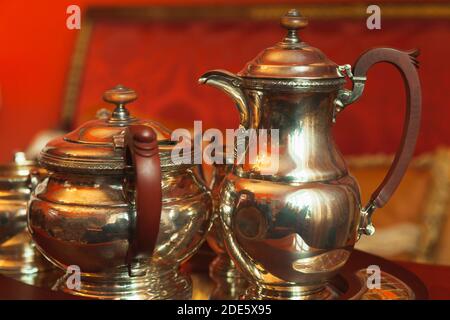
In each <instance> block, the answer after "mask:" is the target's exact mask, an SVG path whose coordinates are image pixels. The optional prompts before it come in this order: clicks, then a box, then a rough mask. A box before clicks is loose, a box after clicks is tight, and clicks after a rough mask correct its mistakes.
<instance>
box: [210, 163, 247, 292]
mask: <svg viewBox="0 0 450 320" xmlns="http://www.w3.org/2000/svg"><path fill="white" fill-rule="evenodd" d="M223 162H224V163H225V161H223ZM231 167H232V166H230V165H226V164H222V165H220V164H216V165H215V166H214V170H213V176H212V181H211V184H210V189H211V193H212V199H213V208H214V209H213V218H212V227H211V230H210V231H209V232H208V234H207V236H206V241H207V242H208V245H209V246H210V248H211V249H212V250H213V251H214V252H215V253H216V255H217V256H216V257H215V259H214V260H213V261H212V262H211V263H210V265H209V276H210V277H211V279H212V280H213V281H214V283H215V287H214V290H213V291H212V292H211V295H210V297H209V298H210V299H212V300H231V299H233V300H234V299H238V298H239V297H240V296H241V295H242V294H243V293H244V291H245V289H246V288H247V286H248V283H247V280H246V279H245V278H244V277H243V275H242V274H241V272H240V271H239V270H237V269H236V265H235V263H234V262H233V260H231V258H230V256H229V255H228V253H227V252H226V249H225V239H224V235H223V229H222V227H221V225H220V217H219V208H220V186H221V184H222V181H223V179H224V177H225V176H226V174H227V173H228V172H229V171H230V169H231Z"/></svg>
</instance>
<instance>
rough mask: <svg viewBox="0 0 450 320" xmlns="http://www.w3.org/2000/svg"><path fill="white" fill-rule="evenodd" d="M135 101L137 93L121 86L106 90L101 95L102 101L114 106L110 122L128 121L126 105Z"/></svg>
mask: <svg viewBox="0 0 450 320" xmlns="http://www.w3.org/2000/svg"><path fill="white" fill-rule="evenodd" d="M136 99H137V93H136V91H134V90H133V89H129V88H127V87H125V86H123V85H121V84H119V85H117V86H115V87H114V88H112V89H109V90H106V91H105V93H104V94H103V100H104V101H106V102H108V103H112V104H115V105H116V108H115V109H114V111H113V113H112V115H111V120H114V121H123V120H128V118H129V117H130V112H129V111H128V110H127V108H125V105H126V104H127V103H130V102H133V101H134V100H136Z"/></svg>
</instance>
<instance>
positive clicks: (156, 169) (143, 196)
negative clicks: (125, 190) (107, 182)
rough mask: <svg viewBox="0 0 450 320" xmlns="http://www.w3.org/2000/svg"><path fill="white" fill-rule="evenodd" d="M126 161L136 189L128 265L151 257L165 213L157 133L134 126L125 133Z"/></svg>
mask: <svg viewBox="0 0 450 320" xmlns="http://www.w3.org/2000/svg"><path fill="white" fill-rule="evenodd" d="M125 152H126V154H125V161H126V162H127V165H128V166H131V167H132V168H133V173H132V174H131V175H132V177H131V179H132V180H133V184H134V186H135V189H136V195H135V199H136V200H135V201H136V221H135V223H134V224H133V225H134V226H133V227H132V232H130V238H129V248H128V254H127V265H128V266H130V263H131V262H132V260H133V259H135V258H139V257H143V258H146V257H150V256H151V255H152V253H153V250H154V249H155V245H156V241H157V239H158V232H159V223H160V220H161V209H162V189H161V166H160V160H159V153H158V140H157V135H156V133H155V131H153V129H152V128H150V127H148V126H145V125H131V126H129V127H128V129H127V131H126V133H125Z"/></svg>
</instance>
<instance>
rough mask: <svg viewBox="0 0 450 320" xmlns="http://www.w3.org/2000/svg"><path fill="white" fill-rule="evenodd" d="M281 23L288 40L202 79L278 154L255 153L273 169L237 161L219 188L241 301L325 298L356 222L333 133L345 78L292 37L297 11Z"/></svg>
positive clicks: (356, 202) (300, 22)
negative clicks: (274, 161) (242, 289)
mask: <svg viewBox="0 0 450 320" xmlns="http://www.w3.org/2000/svg"><path fill="white" fill-rule="evenodd" d="M282 25H283V26H284V27H285V28H287V29H288V36H287V37H286V38H285V39H284V40H283V41H282V42H281V43H280V44H278V45H276V46H275V47H273V48H269V49H266V50H265V51H263V53H262V54H260V55H259V56H258V57H257V58H255V59H254V60H253V61H251V62H250V63H249V64H248V65H247V67H246V68H245V69H244V70H243V71H242V72H240V73H239V74H238V75H233V74H231V73H229V72H226V71H221V70H217V71H209V72H207V73H205V74H204V75H203V76H202V77H201V78H200V83H204V84H208V85H211V86H213V87H216V88H218V89H220V90H222V91H223V92H225V93H226V94H228V95H229V96H230V97H231V98H232V99H234V100H235V102H236V105H237V107H238V110H239V113H240V117H241V126H242V127H244V128H245V129H258V130H259V129H278V130H279V153H278V154H276V155H271V154H270V152H271V151H270V148H269V150H267V151H266V152H261V151H260V153H259V154H258V157H267V158H269V159H270V158H271V156H275V157H278V163H279V165H278V170H277V171H276V172H275V173H274V174H272V175H268V174H267V173H264V171H263V169H264V167H263V165H264V164H262V163H263V162H259V161H256V162H255V163H249V161H246V162H245V163H244V164H235V165H234V166H233V169H232V170H230V172H228V173H227V174H226V176H225V178H224V181H223V183H222V184H221V191H220V200H219V208H218V211H219V218H218V221H219V222H220V225H221V227H222V234H223V237H224V240H225V244H226V249H227V251H228V253H229V254H230V255H231V257H232V259H233V261H234V262H235V263H236V264H237V267H238V269H240V270H241V271H242V272H243V274H244V276H245V277H246V278H247V279H248V280H249V282H250V284H251V285H250V287H249V288H248V290H247V292H246V293H245V294H244V296H243V297H244V298H249V299H329V298H333V297H335V293H334V292H333V290H330V289H329V287H328V286H327V282H328V281H329V280H330V279H331V278H333V276H335V275H336V274H337V273H338V272H339V271H340V270H341V269H342V267H343V266H344V264H345V263H346V261H347V260H348V258H349V256H350V253H351V251H352V249H353V246H354V244H355V242H356V241H357V239H358V237H359V231H360V230H359V228H360V221H361V205H360V192H359V187H358V184H357V182H356V181H355V179H354V178H353V177H352V176H351V175H349V173H348V170H347V167H346V164H345V161H344V159H343V158H342V156H341V154H340V153H339V151H338V149H337V147H336V145H335V143H334V140H333V136H332V132H331V129H332V126H333V122H334V118H335V114H336V101H339V99H342V97H341V96H339V97H338V95H339V94H340V93H341V92H342V90H343V83H344V82H345V75H344V74H343V73H342V72H343V69H342V68H339V66H337V65H336V64H334V63H333V62H331V61H330V60H328V59H327V58H326V57H325V56H324V55H323V54H322V53H321V52H320V51H319V50H317V49H315V48H312V47H309V46H308V45H307V44H305V43H304V42H302V41H301V40H300V39H299V38H298V37H297V35H296V30H297V29H299V28H302V27H304V26H306V22H305V19H304V18H303V17H301V16H300V15H299V14H298V13H297V12H296V11H295V10H294V11H290V12H289V13H288V14H287V15H286V16H285V17H284V18H283V19H282ZM243 119H244V120H245V121H244V120H243ZM268 135H270V131H269V132H268Z"/></svg>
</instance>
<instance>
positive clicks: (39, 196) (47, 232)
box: [28, 86, 212, 299]
mask: <svg viewBox="0 0 450 320" xmlns="http://www.w3.org/2000/svg"><path fill="white" fill-rule="evenodd" d="M103 98H104V100H105V101H107V102H110V103H113V104H115V105H116V108H115V110H114V111H113V112H112V114H111V115H110V116H109V117H106V118H105V117H103V118H102V119H98V120H93V121H89V122H87V123H85V124H84V125H82V126H81V127H80V128H78V129H76V130H75V131H73V132H70V133H68V134H67V135H65V136H64V137H62V138H59V139H55V140H52V141H51V142H49V143H48V144H47V146H46V147H45V148H44V149H43V150H42V152H41V155H40V158H39V161H40V164H41V165H42V166H43V167H45V168H47V169H48V170H49V172H50V173H49V175H48V177H47V178H46V179H45V180H43V181H42V182H41V183H39V184H38V185H37V187H36V188H35V191H34V192H33V194H32V197H31V201H30V203H29V206H28V226H29V229H30V232H31V235H32V237H33V239H34V241H35V242H36V244H37V246H38V248H39V250H40V251H41V252H42V253H43V254H44V255H45V256H46V257H47V258H48V259H49V260H50V261H51V262H52V263H53V264H54V265H56V266H57V267H59V268H60V269H62V270H68V267H71V268H70V270H79V271H80V272H81V277H80V280H81V281H80V282H78V283H77V282H76V278H74V277H73V274H72V273H67V274H66V275H65V276H64V277H63V278H61V279H60V281H59V282H58V283H57V284H56V285H55V288H56V289H58V290H62V291H64V292H67V293H70V294H74V295H79V296H83V297H90V298H99V299H189V298H190V297H191V295H192V284H191V280H190V277H189V276H187V275H185V274H184V273H182V272H180V270H179V266H180V264H181V263H182V262H184V261H186V260H187V259H189V258H190V257H191V256H192V255H193V254H194V253H195V252H196V250H197V249H198V248H199V247H200V245H201V244H202V243H203V241H204V239H205V235H206V233H207V232H208V230H209V228H210V215H211V210H212V209H211V207H212V202H211V197H210V193H209V191H208V190H207V188H206V187H205V186H204V184H203V183H202V182H201V181H202V180H200V179H199V178H198V176H197V174H196V166H195V165H193V164H192V163H193V162H192V161H182V163H181V164H176V163H174V162H173V161H172V158H171V152H172V151H173V149H174V148H175V146H176V142H173V141H171V140H170V138H171V132H170V131H169V130H168V129H167V128H165V127H164V126H162V125H161V124H159V123H157V122H154V121H151V120H140V119H137V118H134V117H133V116H131V115H130V113H129V112H128V110H127V109H126V107H125V104H127V103H130V102H132V101H134V100H135V99H136V98H137V95H136V93H135V92H134V91H133V90H131V89H128V88H125V87H123V86H117V87H115V88H113V89H111V90H108V91H106V92H105V93H104V96H103ZM183 156H184V157H187V160H191V157H192V156H193V153H192V152H190V153H189V154H186V155H183Z"/></svg>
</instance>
